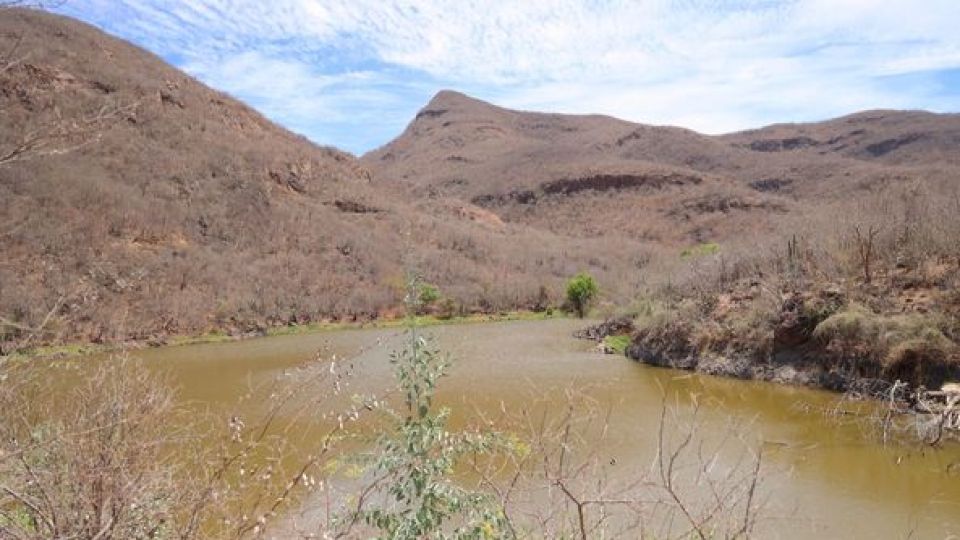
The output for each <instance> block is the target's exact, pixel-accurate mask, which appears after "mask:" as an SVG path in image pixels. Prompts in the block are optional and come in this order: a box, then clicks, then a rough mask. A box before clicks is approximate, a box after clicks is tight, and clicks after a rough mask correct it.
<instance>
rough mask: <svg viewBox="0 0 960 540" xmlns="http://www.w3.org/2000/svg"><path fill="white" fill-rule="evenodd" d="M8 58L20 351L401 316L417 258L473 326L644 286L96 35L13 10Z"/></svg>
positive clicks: (6, 266) (12, 284)
mask: <svg viewBox="0 0 960 540" xmlns="http://www.w3.org/2000/svg"><path fill="white" fill-rule="evenodd" d="M0 51H13V52H11V53H10V55H9V56H11V57H13V58H15V59H16V61H14V62H9V63H8V64H9V66H8V67H6V68H5V69H4V70H3V72H2V73H0V110H2V115H3V123H2V128H0V155H16V156H17V158H18V159H16V160H13V159H10V160H5V162H4V163H0V250H2V251H3V254H4V257H3V258H2V260H0V349H2V350H3V351H9V350H10V349H11V348H12V344H13V343H22V342H23V340H21V338H22V337H24V336H25V335H28V334H29V335H32V339H31V340H30V341H29V345H38V344H50V343H63V342H73V341H80V342H116V341H125V340H139V341H152V342H155V343H161V342H163V341H164V340H165V339H166V338H167V337H169V336H172V335H178V334H192V333H204V332H209V331H214V330H220V331H227V332H230V333H237V334H242V333H250V332H262V331H263V330H264V329H266V328H268V327H270V326H275V325H287V324H293V323H305V322H311V321H318V320H325V319H350V320H367V319H371V318H374V317H378V316H382V315H389V314H391V313H395V312H397V311H398V307H399V304H400V297H401V296H402V293H401V291H402V285H398V284H402V280H403V272H404V268H406V267H407V266H408V263H411V262H410V261H406V260H404V256H403V254H404V253H410V252H412V253H413V255H412V256H411V257H410V259H412V263H411V264H414V265H416V266H418V267H421V268H427V269H429V270H428V275H426V278H427V279H428V280H430V281H431V282H432V283H435V284H436V285H437V286H438V287H439V289H440V291H441V293H442V295H443V296H444V297H445V301H444V304H443V305H444V306H446V307H447V308H448V311H453V312H477V311H480V312H493V311H497V310H504V309H516V308H542V307H544V306H545V305H549V304H555V303H558V302H559V300H560V298H561V297H562V287H563V283H564V282H565V280H566V279H567V278H568V277H569V276H570V275H572V274H574V273H576V272H577V271H580V270H584V269H589V270H590V271H591V272H592V273H594V274H595V275H598V276H599V277H600V278H601V279H603V280H604V281H605V282H608V283H616V282H625V281H626V274H627V272H628V271H629V269H630V268H634V267H635V266H634V265H635V264H637V263H638V261H639V260H640V257H641V255H640V253H641V251H640V250H639V249H636V250H633V249H631V250H630V251H629V252H628V253H623V254H621V253H615V252H616V249H615V248H616V247H618V244H617V242H615V241H614V242H611V243H610V244H605V243H594V242H587V241H582V242H581V241H575V240H574V241H571V240H570V239H568V238H565V237H562V236H558V235H556V234H552V233H549V232H545V231H537V230H531V229H528V228H525V227H523V226H518V225H512V224H504V223H503V222H502V221H500V220H499V218H497V217H496V216H495V215H493V214H490V213H489V212H484V211H482V210H481V209H479V208H476V207H474V206H472V205H469V204H460V203H449V202H445V201H435V200H425V201H411V200H409V198H408V197H406V196H404V195H402V194H391V193H385V192H384V190H383V189H381V187H380V186H376V185H373V184H372V183H371V178H370V175H369V172H367V171H366V170H365V169H364V168H363V167H362V166H361V165H360V164H358V163H357V161H356V160H355V159H354V158H353V157H352V156H350V155H348V154H345V153H342V152H339V151H337V150H334V149H330V148H319V147H317V146H315V145H313V144H311V143H309V142H308V141H306V140H305V139H303V138H301V137H298V136H296V135H293V134H291V133H289V132H286V131H284V130H283V129H281V128H279V127H277V126H275V125H273V124H271V123H270V122H268V121H267V120H265V119H264V118H263V117H261V116H260V115H259V114H257V113H256V112H255V111H253V110H251V109H250V108H248V107H246V106H244V105H242V104H241V103H239V102H237V101H235V100H233V99H232V98H230V97H229V96H226V95H224V94H221V93H219V92H216V91H213V90H210V89H208V88H206V87H204V86H202V85H201V84H199V83H198V82H197V81H195V80H193V79H191V78H190V77H188V76H186V75H185V74H183V73H181V72H179V71H177V70H175V69H174V68H172V67H170V66H168V65H166V64H165V63H163V62H162V61H161V60H160V59H158V58H156V57H154V56H152V55H151V54H149V53H147V52H145V51H143V50H140V49H138V48H136V47H134V46H132V45H130V44H128V43H125V42H122V41H119V40H116V39H114V38H111V37H109V36H106V35H104V34H102V33H100V32H99V31H97V30H95V29H93V28H91V27H88V26H86V25H84V24H82V23H79V22H77V21H72V20H69V19H66V18H63V17H58V16H54V15H51V14H46V13H42V12H35V11H28V10H23V9H4V10H2V11H0ZM41 142H42V144H41ZM27 149H29V151H27ZM37 330H39V331H37Z"/></svg>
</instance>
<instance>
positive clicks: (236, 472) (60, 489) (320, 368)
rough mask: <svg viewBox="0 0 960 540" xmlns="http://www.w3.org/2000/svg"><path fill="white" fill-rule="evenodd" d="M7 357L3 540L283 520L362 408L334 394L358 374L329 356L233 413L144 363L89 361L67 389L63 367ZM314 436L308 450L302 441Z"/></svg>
mask: <svg viewBox="0 0 960 540" xmlns="http://www.w3.org/2000/svg"><path fill="white" fill-rule="evenodd" d="M318 359H319V358H318ZM0 361H2V362H3V363H0V380H2V381H3V382H4V384H2V385H0V538H4V539H6V538H11V539H18V540H40V539H46V538H58V539H59V538H90V539H93V538H97V539H102V540H107V539H116V540H125V539H128V538H180V539H183V540H189V539H200V538H203V539H207V538H246V537H252V536H257V535H259V534H261V533H264V532H265V531H267V530H268V529H278V528H279V527H280V526H281V525H280V523H279V522H280V521H281V520H280V519H279V518H280V516H281V514H282V513H283V512H284V511H285V510H287V509H289V508H291V507H293V506H294V505H297V504H299V503H300V501H301V500H302V498H303V497H304V496H306V495H307V494H308V493H313V494H317V495H320V496H322V494H323V493H324V490H326V489H327V488H328V484H326V483H325V482H324V481H323V480H324V472H323V470H322V464H323V462H324V461H325V460H326V459H328V458H329V456H330V453H331V452H332V451H333V450H334V448H335V446H336V443H337V442H338V441H339V440H340V434H341V433H342V432H343V430H344V427H345V426H348V425H350V424H352V423H353V422H354V421H356V420H357V419H358V418H359V417H360V412H359V411H360V409H359V405H357V404H355V405H352V406H345V405H343V403H342V402H336V403H333V401H334V400H336V398H337V396H338V395H339V392H340V389H341V388H345V387H346V384H347V383H346V381H345V379H346V378H347V377H348V375H347V374H342V373H339V371H338V369H336V367H335V366H334V365H333V364H330V363H326V362H319V361H317V360H314V361H312V362H309V363H307V364H304V366H301V367H299V368H296V369H295V370H293V372H291V373H289V374H288V375H290V377H289V378H288V379H282V380H278V381H274V382H272V383H269V384H268V385H266V386H265V387H258V388H251V389H249V391H248V396H249V399H250V400H252V402H253V403H257V404H259V406H258V407H256V411H254V412H252V413H251V414H252V417H251V418H242V417H240V416H236V415H233V416H231V417H230V419H229V421H225V420H226V419H225V418H223V416H221V415H219V414H213V413H202V412H200V411H197V410H196V409H195V408H190V407H189V406H188V405H186V404H183V403H182V402H179V401H178V400H177V397H176V393H175V392H174V391H173V389H172V388H171V387H170V385H169V384H168V381H167V380H166V378H165V377H164V376H162V375H158V374H157V373H156V372H154V371H151V370H149V369H147V368H146V367H144V366H143V365H141V364H140V363H137V362H134V361H132V360H126V359H119V360H117V359H111V360H107V361H103V362H102V363H101V364H100V365H98V366H96V367H91V366H82V367H81V368H80V369H79V370H78V373H77V374H78V375H79V376H80V379H79V380H77V381H74V382H75V383H76V384H75V386H74V387H73V388H72V389H70V390H69V391H66V392H65V391H64V388H63V386H62V385H59V386H58V385H57V384H55V383H53V382H52V380H53V379H56V378H57V377H51V376H50V375H51V373H50V370H54V369H57V367H49V366H47V367H44V366H37V365H31V364H30V363H29V362H23V363H13V361H11V360H9V359H6V360H2V359H0ZM38 367H39V368H40V369H38ZM88 369H89V370H90V371H87V370H88ZM242 390H243V389H242V388H238V392H239V391H242ZM328 407H330V409H329V410H328V409H327V408H328ZM330 418H334V419H338V420H339V422H335V423H334V425H332V426H331V425H330V421H329V419H330ZM307 434H309V435H310V436H311V437H315V438H311V439H310V440H311V442H312V445H311V446H310V448H309V453H305V452H304V451H303V449H302V448H300V447H298V446H297V445H298V444H301V443H302V442H303V441H301V440H300V439H299V438H298V437H306V436H308V435H307ZM318 441H319V442H318ZM327 525H329V523H328V522H324V526H327Z"/></svg>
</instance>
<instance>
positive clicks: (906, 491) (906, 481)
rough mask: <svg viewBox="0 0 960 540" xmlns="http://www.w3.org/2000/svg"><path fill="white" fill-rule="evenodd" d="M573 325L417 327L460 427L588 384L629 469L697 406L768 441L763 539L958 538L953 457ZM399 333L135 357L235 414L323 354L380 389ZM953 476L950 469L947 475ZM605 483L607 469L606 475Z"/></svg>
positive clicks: (268, 341)
mask: <svg viewBox="0 0 960 540" xmlns="http://www.w3.org/2000/svg"><path fill="white" fill-rule="evenodd" d="M579 326H580V323H579V322H577V321H569V320H558V321H537V322H508V323H491V324H470V325H457V326H445V327H435V328H429V329H427V330H426V332H427V333H429V334H433V335H435V337H436V338H437V341H438V344H439V345H440V346H441V347H442V348H443V349H444V350H446V351H449V352H450V353H451V354H452V355H453V357H454V359H455V364H454V367H453V371H452V374H451V376H450V377H449V378H448V379H445V380H444V381H443V382H442V386H441V391H440V396H439V398H440V400H441V401H443V402H445V403H447V404H450V405H452V406H453V407H454V408H455V410H457V411H458V414H459V415H460V418H459V420H462V418H463V416H464V415H467V414H469V413H470V411H472V410H475V409H476V410H480V411H488V412H490V413H491V414H492V415H493V416H496V413H497V411H499V410H507V411H511V410H519V409H522V408H523V407H525V406H528V405H530V403H531V399H532V398H531V396H532V395H541V396H546V398H545V399H547V400H548V401H549V400H550V399H556V400H557V403H556V406H557V407H564V406H565V401H563V400H564V398H563V396H562V392H559V391H557V392H553V393H551V389H562V388H568V387H577V388H586V389H588V392H589V393H590V394H591V395H592V396H594V397H595V398H597V399H598V400H599V401H600V402H601V403H602V404H604V405H605V406H609V407H610V410H611V415H610V420H609V422H610V432H609V433H610V434H609V437H608V438H607V439H606V440H604V441H603V443H602V445H603V448H602V452H603V453H604V454H605V455H609V456H610V457H611V463H615V465H611V466H612V467H618V468H621V469H622V470H623V471H629V470H631V469H636V468H639V467H643V466H644V465H646V464H649V463H650V460H651V459H652V458H653V455H654V452H655V448H654V441H655V435H656V431H657V427H658V425H659V415H660V411H661V407H662V400H663V397H662V396H663V395H664V392H666V394H667V395H668V396H670V397H671V399H674V400H678V402H679V403H680V404H681V405H688V404H689V403H690V402H691V400H697V401H698V402H699V403H701V404H702V405H703V407H702V409H703V411H704V413H705V415H704V417H703V419H704V421H705V427H704V430H705V433H707V434H710V433H714V434H722V433H725V432H728V431H729V430H730V429H731V428H730V426H729V424H730V421H731V418H733V419H734V420H736V421H738V422H742V423H744V424H745V425H746V426H747V427H746V428H745V429H746V435H747V438H748V440H753V441H765V448H767V451H766V453H765V455H766V459H767V463H768V466H769V469H770V470H771V474H770V475H769V477H768V478H767V479H766V482H767V485H768V488H769V489H770V492H771V494H772V495H771V496H770V498H769V501H768V503H767V505H766V509H765V511H764V516H765V518H766V519H765V521H764V522H763V523H762V529H761V530H762V534H761V536H763V537H770V538H812V537H819V538H907V537H911V534H912V537H913V538H946V537H950V535H951V534H952V535H960V475H958V474H957V472H954V473H953V474H951V473H950V472H949V471H950V466H951V464H952V463H958V462H960V449H956V448H953V449H948V450H943V451H932V450H921V449H918V448H917V447H907V446H898V445H890V446H886V447H884V446H882V445H879V444H878V443H877V441H876V439H875V438H873V437H871V436H870V435H868V434H866V433H864V430H863V429H861V428H860V427H857V426H856V425H853V424H849V425H833V424H828V423H826V422H825V420H824V416H823V415H822V414H821V413H819V412H817V411H819V410H823V409H829V408H831V407H833V406H834V405H835V403H836V401H837V396H836V395H833V394H829V393H825V392H818V391H812V390H808V389H802V388H791V387H782V386H777V385H773V384H767V383H754V382H743V381H734V380H726V379H718V378H712V377H706V376H698V375H692V374H689V373H685V372H678V371H672V370H664V369H657V368H652V367H647V366H643V365H640V364H638V363H635V362H632V361H630V360H627V359H624V358H620V357H616V356H604V355H601V354H598V353H596V352H594V350H593V348H592V346H591V344H590V343H589V342H584V341H578V340H575V339H573V338H571V337H570V335H571V332H572V331H573V330H574V329H576V328H577V327H579ZM401 336H402V331H401V330H396V329H390V330H377V329H374V330H348V331H338V332H328V333H317V334H311V335H297V336H283V337H271V338H263V339H256V340H250V341H242V342H232V343H222V344H210V345H195V346H187V347H172V348H165V349H151V350H144V351H138V352H136V353H134V355H135V356H138V357H142V358H144V359H146V360H148V361H149V362H150V364H151V365H155V366H157V367H158V368H162V369H165V370H168V371H170V372H172V374H173V376H174V378H175V380H176V382H177V383H178V384H179V385H180V386H181V390H182V396H183V398H184V399H186V400H190V401H191V402H192V403H197V404H208V405H211V406H214V407H219V406H224V407H228V406H233V404H235V403H236V402H237V399H238V396H239V395H240V394H242V393H243V392H244V391H245V389H246V388H248V387H249V386H250V385H256V384H258V383H260V382H262V381H268V380H272V379H274V378H276V377H277V376H278V375H280V374H282V373H284V372H285V371H287V370H289V369H290V368H292V367H294V366H296V365H298V364H300V363H302V362H303V361H304V360H306V359H309V358H311V357H313V356H314V355H315V354H316V353H317V351H318V350H320V349H323V350H325V351H326V355H327V356H329V355H333V354H335V355H337V357H338V358H340V359H341V360H340V361H341V362H342V363H343V364H344V365H348V364H349V365H352V366H353V367H354V369H355V370H356V374H355V377H354V379H353V380H354V382H353V385H354V391H365V392H366V391H369V392H381V391H382V390H383V389H385V388H388V387H389V386H390V384H391V380H392V379H391V376H392V372H391V366H390V364H389V352H390V350H392V349H395V348H398V347H399V340H400V339H402V337H401ZM953 469H954V470H957V469H960V466H954V467H953ZM614 474H615V473H614Z"/></svg>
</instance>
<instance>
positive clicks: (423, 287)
mask: <svg viewBox="0 0 960 540" xmlns="http://www.w3.org/2000/svg"><path fill="white" fill-rule="evenodd" d="M417 288H418V290H419V291H420V292H419V295H418V298H417V299H418V300H419V304H418V308H419V309H418V311H426V310H427V309H428V308H429V307H430V306H432V305H433V304H434V303H436V302H437V301H438V300H440V289H438V288H437V286H436V285H431V284H429V283H420V284H419V286H418V287H417Z"/></svg>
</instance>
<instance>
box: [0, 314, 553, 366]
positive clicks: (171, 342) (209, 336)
mask: <svg viewBox="0 0 960 540" xmlns="http://www.w3.org/2000/svg"><path fill="white" fill-rule="evenodd" d="M568 318H571V315H569V314H567V313H565V312H563V311H561V310H552V311H523V310H518V311H506V312H500V313H473V314H470V315H462V316H456V317H443V318H441V317H437V316H434V315H422V316H417V317H415V319H414V323H415V324H416V326H418V327H431V326H446V325H455V324H485V323H498V322H510V321H547V320H557V319H568ZM409 323H410V319H409V318H408V317H395V318H394V317H384V318H378V319H372V320H368V321H335V320H331V321H320V322H312V323H308V324H292V325H284V326H275V327H268V328H265V329H262V330H256V331H252V332H241V333H229V332H226V331H224V330H222V329H216V330H212V331H209V332H205V333H202V334H184V335H172V336H165V337H163V338H162V339H157V338H150V339H143V340H127V341H122V342H111V343H84V342H77V343H65V344H62V345H42V346H37V347H32V348H30V349H27V350H25V351H19V352H16V353H13V354H11V355H8V356H7V357H6V358H8V359H18V360H19V359H27V360H29V359H60V358H63V359H67V358H77V357H82V356H90V355H93V354H108V353H117V352H121V351H125V350H132V349H145V348H155V347H183V346H189V345H204V344H210V343H226V342H231V341H242V340H247V339H256V338H263V337H277V336H293V335H303V334H314V333H321V332H333V331H340V330H367V329H377V328H384V329H387V328H400V327H403V326H405V325H407V324H409Z"/></svg>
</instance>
